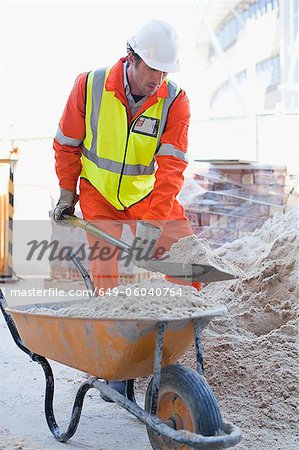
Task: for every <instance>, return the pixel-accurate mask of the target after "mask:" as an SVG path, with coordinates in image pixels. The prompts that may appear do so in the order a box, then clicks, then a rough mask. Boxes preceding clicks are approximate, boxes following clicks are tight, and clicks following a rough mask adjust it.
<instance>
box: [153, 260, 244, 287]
mask: <svg viewBox="0 0 299 450" xmlns="http://www.w3.org/2000/svg"><path fill="white" fill-rule="evenodd" d="M150 270H153V271H154V272H161V273H164V274H165V275H169V276H172V277H174V278H179V279H182V280H187V281H201V282H202V283H212V282H214V281H225V280H233V279H236V278H238V277H237V276H236V275H233V274H232V273H228V272H223V271H221V270H219V269H217V268H216V267H213V266H207V265H201V264H183V263H174V262H168V261H159V260H157V259H154V260H152V261H151V262H150Z"/></svg>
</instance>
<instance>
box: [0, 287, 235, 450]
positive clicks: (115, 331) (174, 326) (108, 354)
mask: <svg viewBox="0 0 299 450" xmlns="http://www.w3.org/2000/svg"><path fill="white" fill-rule="evenodd" d="M68 305H69V303H68ZM32 306H33V305H30V307H32ZM35 306H43V307H48V308H49V307H50V308H61V307H62V306H64V304H63V303H62V302H59V303H51V304H42V305H35ZM0 307H1V311H2V313H3V316H4V318H5V321H6V323H7V326H8V328H9V330H10V332H11V334H12V337H13V339H14V341H15V343H16V344H17V346H18V347H19V348H20V349H21V350H23V351H24V352H25V353H26V354H28V355H29V356H30V358H31V359H32V360H33V361H36V362H38V363H39V364H40V365H41V366H42V368H43V370H44V373H45V378H46V392H45V416H46V420H47V423H48V426H49V428H50V430H51V432H52V434H53V435H54V437H55V438H56V439H57V440H58V441H60V442H66V441H67V440H68V439H70V438H71V437H72V436H73V435H74V433H75V431H76V429H77V427H78V423H79V420H80V415H81V410H82V406H83V401H84V397H85V394H86V393H87V391H88V390H89V389H91V388H95V389H98V390H99V391H100V393H101V395H103V396H105V397H109V398H110V399H111V400H112V401H114V402H116V403H117V404H118V405H120V406H121V407H123V408H125V409H126V410H127V411H129V412H130V413H132V414H133V415H134V416H136V417H137V418H138V419H139V420H141V421H142V422H143V423H144V424H145V425H146V427H147V432H148V436H149V439H150V442H151V445H152V448H153V449H157V450H158V449H159V450H161V449H174V448H180V449H190V448H200V449H221V448H228V447H233V446H235V445H236V444H237V443H238V442H240V440H241V438H242V435H241V431H240V430H239V429H238V428H237V427H236V426H234V425H232V424H228V423H224V422H223V421H222V418H221V413H220V410H219V407H218V404H217V401H216V399H215V396H214V394H213V392H212V390H211V388H210V387H209V385H208V383H207V381H206V380H205V378H204V375H203V352H202V345H201V331H202V330H203V329H204V328H205V327H206V325H207V324H208V323H209V321H210V320H212V319H213V317H216V316H221V315H223V314H224V313H225V311H226V309H225V307H218V308H211V309H208V310H205V311H202V312H198V314H197V315H196V316H194V317H189V318H183V319H174V320H152V319H150V320H148V319H144V320H142V319H138V320H134V319H132V320H130V319H113V318H107V319H106V318H98V319H96V318H81V317H80V318H72V317H59V316H52V315H39V314H33V313H30V312H26V310H28V309H29V305H28V306H20V307H15V308H14V309H10V308H8V305H7V303H6V300H5V298H4V295H3V293H2V291H1V290H0ZM192 340H194V342H195V349H196V358H197V370H196V371H195V370H192V369H190V368H189V367H185V366H182V365H179V364H176V361H177V360H178V358H180V357H181V356H182V355H183V354H184V352H185V351H186V350H187V348H188V347H189V346H190V344H191V343H192ZM46 357H47V358H50V359H52V360H55V361H58V362H60V363H63V364H65V365H67V366H70V367H73V368H76V369H79V370H82V371H84V372H87V373H90V374H91V375H93V376H92V377H91V378H90V379H88V380H87V381H86V382H84V383H83V384H82V385H81V386H80V388H79V390H78V392H77V395H76V398H75V400H74V405H73V410H72V416H71V420H70V423H69V426H68V428H67V430H66V431H62V430H61V429H60V428H59V426H58V425H57V422H56V420H55V415H54V411H53V396H54V378H53V372H52V369H51V366H50V364H49V362H48V360H47V359H46ZM150 375H152V378H151V381H150V383H149V385H148V388H147V392H146V396H145V408H144V409H143V408H141V407H140V406H139V405H138V404H137V403H136V401H135V396H134V378H136V377H141V376H150ZM124 379H125V380H127V381H126V397H125V396H123V395H122V394H120V393H119V392H117V391H116V390H115V389H113V388H112V387H111V386H109V385H108V384H107V383H106V382H105V381H101V380H124Z"/></svg>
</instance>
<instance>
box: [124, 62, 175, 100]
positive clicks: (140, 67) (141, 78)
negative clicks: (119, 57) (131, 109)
mask: <svg viewBox="0 0 299 450" xmlns="http://www.w3.org/2000/svg"><path fill="white" fill-rule="evenodd" d="M129 61H130V67H129V69H130V74H131V77H129V83H130V87H131V91H132V93H133V94H135V95H147V96H150V95H153V94H154V93H155V92H156V91H157V90H158V89H159V87H160V86H161V84H162V83H163V81H164V80H165V78H166V76H167V72H161V71H160V70H156V69H152V68H151V67H149V66H148V65H147V64H145V62H144V61H143V60H142V59H141V60H140V61H138V63H137V62H136V61H134V58H133V55H132V54H130V57H129ZM130 81H131V82H130ZM131 84H132V86H131Z"/></svg>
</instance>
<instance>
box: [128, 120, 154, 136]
mask: <svg viewBox="0 0 299 450" xmlns="http://www.w3.org/2000/svg"><path fill="white" fill-rule="evenodd" d="M159 122H160V120H159V119H155V118H154V117H147V116H140V117H138V119H137V120H136V122H135V123H134V125H133V128H132V132H133V133H138V134H145V135H146V136H152V137H157V135H158V129H159Z"/></svg>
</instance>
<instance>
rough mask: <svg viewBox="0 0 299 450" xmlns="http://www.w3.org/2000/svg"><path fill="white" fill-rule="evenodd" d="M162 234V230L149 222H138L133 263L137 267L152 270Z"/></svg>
mask: <svg viewBox="0 0 299 450" xmlns="http://www.w3.org/2000/svg"><path fill="white" fill-rule="evenodd" d="M161 233H162V228H159V227H156V226H154V225H152V224H150V223H149V222H142V221H138V222H137V228H136V235H135V250H134V253H133V262H134V264H135V265H136V266H137V267H141V268H144V269H148V270H150V262H151V260H152V259H153V257H154V253H155V250H156V247H157V242H158V240H159V237H160V235H161Z"/></svg>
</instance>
